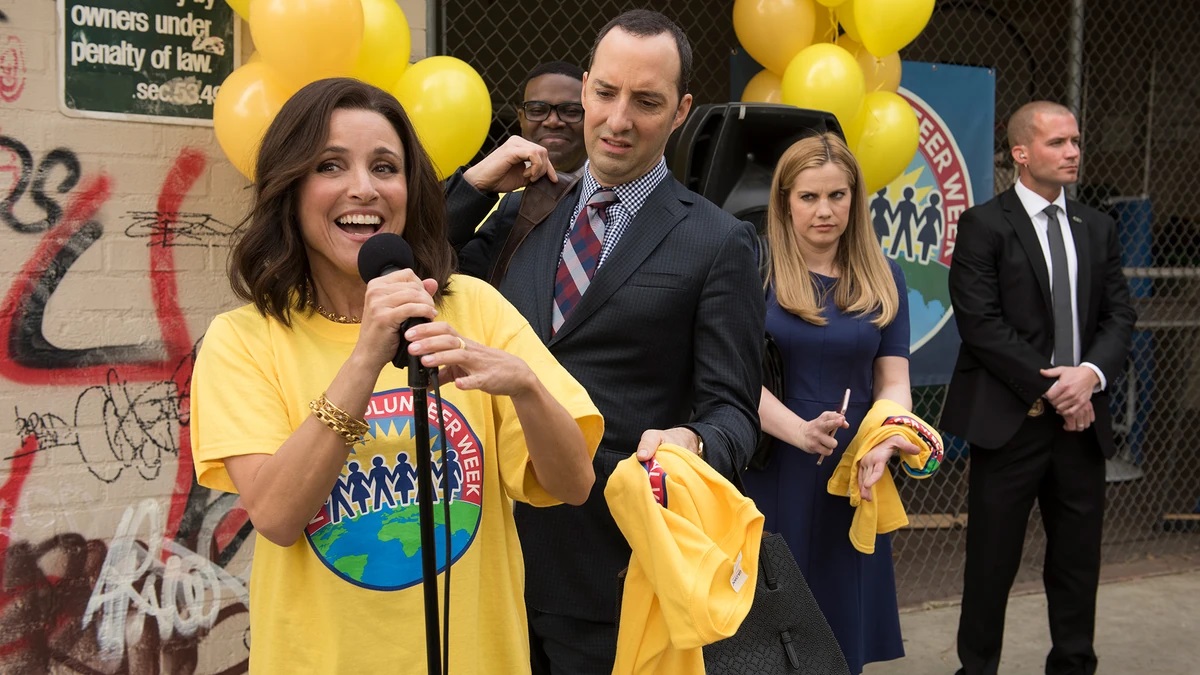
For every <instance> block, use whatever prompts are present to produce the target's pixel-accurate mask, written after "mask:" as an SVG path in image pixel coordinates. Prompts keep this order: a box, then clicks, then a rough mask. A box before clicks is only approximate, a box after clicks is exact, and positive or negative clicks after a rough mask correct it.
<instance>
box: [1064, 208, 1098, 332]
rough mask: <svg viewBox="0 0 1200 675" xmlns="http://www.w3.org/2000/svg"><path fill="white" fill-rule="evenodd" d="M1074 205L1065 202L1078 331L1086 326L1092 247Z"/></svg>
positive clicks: (1090, 285) (1089, 294)
mask: <svg viewBox="0 0 1200 675" xmlns="http://www.w3.org/2000/svg"><path fill="white" fill-rule="evenodd" d="M1075 206H1076V204H1075V203H1073V202H1071V201H1069V200H1068V201H1067V223H1068V224H1070V226H1071V238H1072V239H1074V240H1075V262H1076V268H1077V269H1076V270H1075V300H1076V303H1075V304H1076V306H1077V307H1078V310H1077V311H1078V312H1079V316H1078V317H1076V318H1077V320H1078V322H1079V330H1081V331H1082V330H1083V327H1084V326H1086V325H1088V324H1087V319H1088V300H1089V299H1090V298H1091V289H1092V246H1091V241H1090V237H1091V233H1090V232H1089V231H1088V226H1087V223H1086V222H1084V220H1083V218H1082V217H1081V216H1078V215H1076V210H1077V209H1076V208H1075Z"/></svg>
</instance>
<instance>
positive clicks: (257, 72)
mask: <svg viewBox="0 0 1200 675" xmlns="http://www.w3.org/2000/svg"><path fill="white" fill-rule="evenodd" d="M292 93H293V91H292V90H291V88H290V87H289V86H288V85H287V84H286V83H285V82H284V80H283V79H282V78H281V77H280V76H279V73H277V72H275V70H274V69H273V68H272V67H271V66H270V65H268V64H266V63H264V62H262V61H259V62H257V63H247V64H246V65H243V66H242V67H241V68H238V69H237V70H235V71H233V72H232V73H230V74H229V76H228V77H226V78H225V81H224V82H222V83H221V88H220V89H219V90H218V91H217V98H216V100H215V101H213V131H215V132H216V134H217V143H219V144H220V145H221V150H222V151H224V152H225V156H226V157H228V158H229V161H230V162H232V163H233V166H234V167H236V168H237V170H238V171H240V172H241V173H242V175H243V176H245V177H246V178H249V179H250V180H254V162H255V158H256V157H257V155H258V145H259V143H261V142H262V137H263V134H264V133H265V132H266V131H267V127H268V126H270V124H271V120H273V119H275V115H276V113H278V112H279V109H280V108H282V107H283V104H284V103H285V102H286V101H287V100H288V97H289V96H291V95H292Z"/></svg>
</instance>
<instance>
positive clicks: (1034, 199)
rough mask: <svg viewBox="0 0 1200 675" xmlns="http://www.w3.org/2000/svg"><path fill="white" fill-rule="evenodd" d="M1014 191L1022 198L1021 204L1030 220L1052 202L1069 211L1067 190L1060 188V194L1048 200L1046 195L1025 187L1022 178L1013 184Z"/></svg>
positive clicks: (1064, 211) (1018, 197) (1063, 210)
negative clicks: (1052, 199)
mask: <svg viewBox="0 0 1200 675" xmlns="http://www.w3.org/2000/svg"><path fill="white" fill-rule="evenodd" d="M1013 191H1014V192H1016V193H1017V199H1020V200H1021V206H1022V207H1024V208H1025V213H1027V214H1028V215H1029V220H1030V221H1032V220H1033V217H1034V216H1036V215H1038V214H1041V213H1042V211H1045V210H1046V207H1047V206H1050V205H1051V204H1054V205H1055V206H1057V207H1058V208H1059V209H1060V210H1062V212H1063V213H1066V212H1067V193H1066V190H1062V189H1059V191H1058V196H1057V197H1055V198H1054V201H1052V202H1050V201H1046V198H1045V197H1043V196H1041V195H1039V194H1038V193H1036V192H1034V191H1033V190H1030V189H1029V188H1027V187H1025V184H1024V183H1022V182H1021V181H1020V180H1018V181H1017V182H1016V184H1015V185H1013Z"/></svg>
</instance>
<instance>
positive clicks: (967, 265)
mask: <svg viewBox="0 0 1200 675" xmlns="http://www.w3.org/2000/svg"><path fill="white" fill-rule="evenodd" d="M1067 219H1068V222H1069V223H1070V227H1071V235H1072V236H1073V237H1074V239H1075V250H1076V253H1077V255H1078V261H1079V265H1078V277H1077V279H1076V284H1075V289H1076V293H1077V295H1078V298H1077V304H1078V313H1079V316H1078V317H1077V319H1078V324H1079V342H1080V355H1081V361H1087V362H1089V363H1092V364H1095V365H1096V366H1097V367H1098V368H1100V371H1101V372H1103V373H1104V376H1105V378H1106V379H1107V380H1108V383H1109V385H1110V386H1111V385H1112V382H1113V381H1114V379H1115V378H1116V377H1117V376H1118V375H1120V374H1121V372H1122V369H1123V367H1124V364H1125V359H1126V358H1127V356H1128V355H1129V346H1130V336H1131V333H1132V330H1133V324H1134V320H1135V318H1136V316H1135V313H1134V310H1133V307H1132V306H1131V305H1130V302H1129V287H1128V284H1127V282H1126V280H1125V275H1124V274H1123V273H1122V271H1121V255H1120V248H1119V245H1118V242H1117V230H1116V225H1115V223H1113V220H1112V218H1110V217H1108V216H1106V215H1104V214H1103V213H1100V212H1099V211H1096V210H1095V209H1092V208H1088V207H1087V206H1084V205H1083V204H1079V203H1078V202H1074V201H1070V200H1068V201H1067ZM1034 227H1035V225H1034V224H1033V222H1031V221H1030V219H1029V216H1028V214H1026V213H1025V209H1024V207H1023V206H1022V205H1021V200H1020V199H1019V198H1018V197H1017V194H1016V192H1015V191H1013V190H1012V189H1009V190H1007V191H1005V192H1003V193H1001V194H999V195H997V196H996V197H995V198H994V199H992V200H991V201H988V202H986V203H984V204H980V205H978V206H974V207H972V208H970V209H968V210H967V211H966V212H965V213H963V215H962V218H961V219H960V220H959V222H958V238H957V240H956V242H955V247H954V259H953V263H952V264H951V265H950V300H951V303H952V304H953V306H954V318H955V321H956V322H957V324H958V332H959V334H960V335H961V336H962V347H961V348H960V350H959V354H958V362H957V363H956V364H955V367H954V375H953V376H952V378H951V380H950V387H949V389H948V390H947V392H946V403H945V408H944V409H943V411H942V419H941V426H942V428H943V429H945V430H946V431H949V432H950V433H952V434H954V435H956V436H959V437H961V438H964V439H966V440H967V441H969V442H970V443H972V444H975V445H978V446H980V447H983V448H998V447H1000V446H1002V445H1004V444H1005V443H1006V442H1008V441H1009V439H1011V438H1012V437H1013V435H1014V434H1015V433H1016V432H1017V429H1018V428H1019V427H1020V426H1021V424H1022V423H1023V422H1024V420H1025V417H1026V414H1027V413H1028V411H1029V409H1030V407H1031V406H1032V405H1033V402H1034V401H1035V400H1037V398H1038V397H1040V396H1041V395H1042V394H1044V393H1045V392H1046V390H1047V389H1049V388H1050V385H1051V384H1053V380H1052V379H1049V378H1045V377H1042V376H1041V375H1040V374H1039V373H1038V370H1039V369H1041V368H1049V367H1050V366H1051V364H1050V357H1051V355H1052V354H1053V352H1054V317H1053V304H1052V300H1051V296H1050V275H1049V273H1048V272H1047V270H1046V259H1045V256H1044V255H1043V253H1042V248H1041V245H1040V244H1039V243H1038V238H1037V234H1036V232H1035V231H1034V229H1033V228H1034ZM1092 406H1093V407H1094V408H1095V411H1096V423H1095V424H1094V425H1093V426H1092V427H1091V428H1090V429H1089V432H1090V433H1094V434H1095V436H1096V441H1097V442H1098V443H1099V447H1100V449H1101V451H1103V453H1104V455H1105V456H1106V457H1111V456H1112V455H1113V453H1114V452H1115V446H1114V445H1113V439H1112V419H1111V416H1110V413H1109V407H1108V406H1109V401H1108V394H1107V393H1106V392H1099V393H1097V394H1095V395H1093V397H1092Z"/></svg>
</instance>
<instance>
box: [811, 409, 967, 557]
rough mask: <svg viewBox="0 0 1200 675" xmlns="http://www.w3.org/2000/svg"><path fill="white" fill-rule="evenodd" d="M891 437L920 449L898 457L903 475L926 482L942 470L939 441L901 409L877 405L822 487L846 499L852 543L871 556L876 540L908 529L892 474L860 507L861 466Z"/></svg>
mask: <svg viewBox="0 0 1200 675" xmlns="http://www.w3.org/2000/svg"><path fill="white" fill-rule="evenodd" d="M890 436H903V437H904V438H905V439H907V440H909V441H910V442H912V443H913V444H914V445H916V446H917V447H918V448H920V449H921V452H920V454H916V455H909V454H905V453H900V459H901V461H902V466H903V467H904V470H905V471H906V472H907V473H908V474H909V475H910V476H912V477H914V478H927V477H929V476H930V475H931V474H932V473H933V472H934V471H936V470H937V468H938V466H940V465H941V462H942V455H943V454H944V450H943V448H942V437H941V435H940V434H938V433H937V432H936V431H934V430H933V428H932V427H930V426H929V425H927V424H925V422H923V421H922V420H921V418H919V417H917V416H916V415H914V414H912V413H910V412H909V411H907V410H905V409H904V407H903V406H901V405H900V404H899V403H896V402H895V401H889V400H887V399H880V400H878V401H876V402H875V405H873V406H871V410H870V412H868V413H867V416H866V417H865V418H864V419H863V422H862V424H861V425H859V427H858V433H857V434H855V436H854V440H853V441H851V442H850V446H849V447H848V448H846V452H845V454H843V455H842V461H840V462H838V465H837V467H836V468H835V469H834V470H833V475H832V476H830V478H829V483H828V485H827V486H826V489H827V490H828V491H829V494H831V495H836V496H838V497H849V498H850V505H851V506H853V507H855V509H856V510H855V511H854V520H853V521H852V522H851V523H850V543H851V544H853V545H854V548H855V549H857V550H858V551H859V552H861V553H866V554H868V555H870V554H872V553H874V552H875V535H876V534H884V533H887V532H892V531H894V530H898V529H900V528H901V527H904V526H905V525H907V524H908V516H907V515H906V514H905V513H904V505H903V504H901V503H900V493H898V492H897V491H896V483H895V481H893V480H892V472H891V471H884V472H883V476H882V477H881V478H880V479H879V482H877V483H875V485H874V486H872V487H871V501H863V499H862V495H860V494H859V490H858V463H859V461H861V460H862V458H863V456H864V455H866V454H867V453H868V452H870V451H871V449H872V448H874V447H875V446H876V445H878V444H879V443H881V442H882V441H883V440H884V439H886V438H888V437H890Z"/></svg>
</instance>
